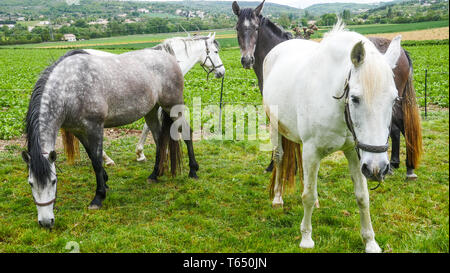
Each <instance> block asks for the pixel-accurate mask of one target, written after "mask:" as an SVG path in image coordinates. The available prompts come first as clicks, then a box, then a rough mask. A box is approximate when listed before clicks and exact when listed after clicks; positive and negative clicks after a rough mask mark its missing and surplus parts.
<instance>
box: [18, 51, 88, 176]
mask: <svg viewBox="0 0 450 273" xmlns="http://www.w3.org/2000/svg"><path fill="white" fill-rule="evenodd" d="M77 54H88V53H87V52H86V51H84V50H72V51H69V52H67V53H66V54H65V55H64V56H62V57H61V58H59V59H58V60H57V61H56V62H55V63H53V64H52V65H50V66H49V67H47V68H46V69H45V70H44V72H43V73H42V74H41V76H40V78H39V80H38V81H37V82H36V85H35V86H34V90H33V93H32V94H31V100H30V105H29V106H28V112H27V116H26V118H25V133H26V137H27V145H28V154H29V155H30V157H31V158H30V162H29V164H30V170H31V172H32V173H33V175H34V176H35V178H36V180H37V181H38V183H40V184H41V185H43V184H45V183H46V178H48V177H49V176H50V172H51V168H50V163H49V161H48V160H47V159H46V158H45V157H44V156H43V155H42V150H41V145H40V132H39V110H40V108H41V99H42V94H43V92H44V90H45V85H46V83H47V80H48V78H49V77H50V74H51V73H52V71H53V69H55V67H56V66H57V65H58V64H59V63H60V62H61V61H63V60H64V59H66V58H68V57H70V56H73V55H77Z"/></svg>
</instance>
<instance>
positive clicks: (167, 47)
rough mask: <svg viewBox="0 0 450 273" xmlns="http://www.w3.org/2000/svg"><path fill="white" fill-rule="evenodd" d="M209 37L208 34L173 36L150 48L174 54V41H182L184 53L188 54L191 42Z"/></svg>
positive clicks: (218, 46)
mask: <svg viewBox="0 0 450 273" xmlns="http://www.w3.org/2000/svg"><path fill="white" fill-rule="evenodd" d="M209 38H210V37H208V36H192V37H174V38H169V39H166V40H164V41H163V42H162V43H161V44H159V45H157V46H154V47H152V49H155V50H163V51H166V52H167V53H169V54H171V55H173V56H175V52H174V50H173V46H174V44H175V43H183V44H184V49H185V51H186V55H188V56H189V51H188V48H189V47H190V46H191V44H192V43H193V42H196V41H199V40H203V41H205V40H208V39H209ZM214 44H215V45H216V47H217V49H220V45H219V43H218V42H217V41H216V40H214Z"/></svg>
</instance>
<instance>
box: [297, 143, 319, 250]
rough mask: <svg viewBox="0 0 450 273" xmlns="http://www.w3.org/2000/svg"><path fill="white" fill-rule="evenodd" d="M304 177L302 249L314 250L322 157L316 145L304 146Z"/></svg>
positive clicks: (301, 229)
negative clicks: (312, 222)
mask: <svg viewBox="0 0 450 273" xmlns="http://www.w3.org/2000/svg"><path fill="white" fill-rule="evenodd" d="M302 158H303V177H304V188H303V194H302V202H303V210H304V215H303V219H302V224H301V226H300V231H301V233H302V241H301V242H300V247H301V248H313V247H314V241H313V240H312V237H311V235H312V225H311V217H312V213H313V210H314V205H315V204H317V203H318V198H317V197H318V196H317V173H318V172H319V165H320V157H319V156H318V155H317V152H316V148H315V147H314V145H310V144H308V143H304V144H303V152H302Z"/></svg>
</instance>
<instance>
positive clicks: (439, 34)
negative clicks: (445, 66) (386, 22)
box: [367, 27, 449, 41]
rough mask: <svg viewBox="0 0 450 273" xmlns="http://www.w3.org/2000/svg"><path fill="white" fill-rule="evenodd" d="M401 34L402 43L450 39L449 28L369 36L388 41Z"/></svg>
mask: <svg viewBox="0 0 450 273" xmlns="http://www.w3.org/2000/svg"><path fill="white" fill-rule="evenodd" d="M399 34H401V35H402V41H407V40H415V41H422V40H444V39H448V36H449V27H441V28H432V29H424V30H416V31H406V32H394V33H380V34H370V35H367V36H371V37H383V38H386V39H393V38H394V37H395V36H397V35H399Z"/></svg>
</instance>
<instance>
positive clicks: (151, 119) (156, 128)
mask: <svg viewBox="0 0 450 273" xmlns="http://www.w3.org/2000/svg"><path fill="white" fill-rule="evenodd" d="M158 108H159V107H154V108H153V110H152V111H151V112H150V113H148V114H147V115H146V116H145V123H146V125H147V128H148V130H150V131H151V132H152V136H153V140H154V141H155V145H156V156H155V165H154V167H153V172H152V173H151V174H150V176H149V177H148V180H149V181H156V180H157V178H158V174H159V159H160V153H159V151H160V149H159V139H158V138H159V135H160V133H161V121H160V119H159V115H160V112H159V111H158V110H159V109H158ZM143 135H144V134H142V136H143ZM142 136H141V139H142Z"/></svg>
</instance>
